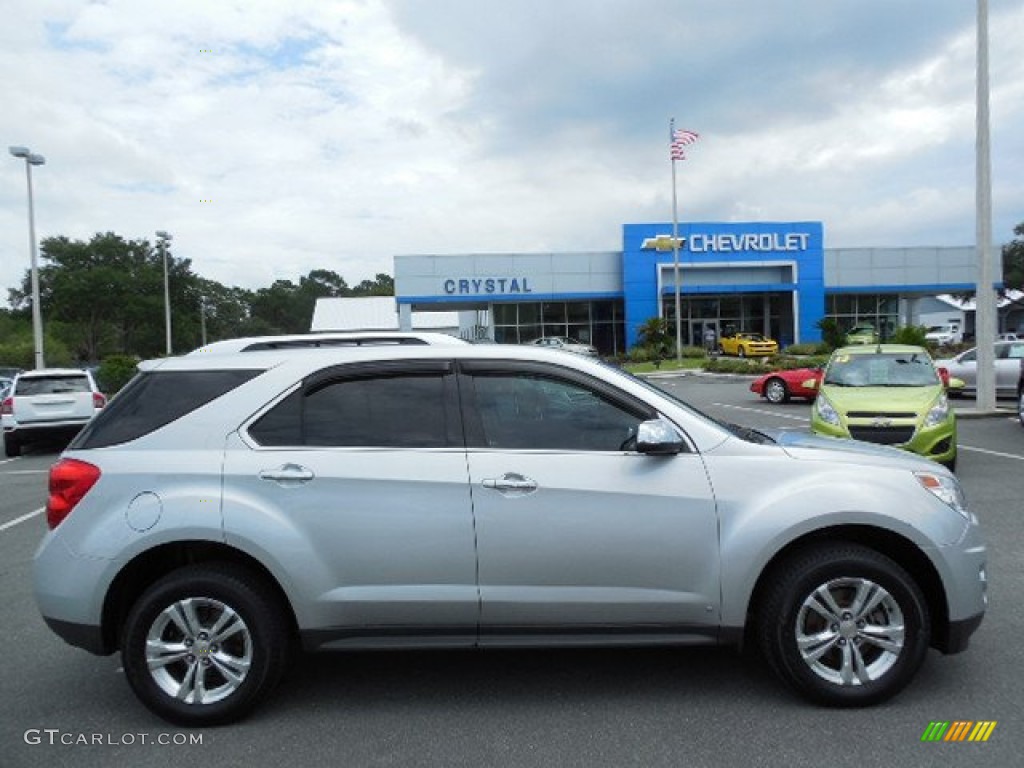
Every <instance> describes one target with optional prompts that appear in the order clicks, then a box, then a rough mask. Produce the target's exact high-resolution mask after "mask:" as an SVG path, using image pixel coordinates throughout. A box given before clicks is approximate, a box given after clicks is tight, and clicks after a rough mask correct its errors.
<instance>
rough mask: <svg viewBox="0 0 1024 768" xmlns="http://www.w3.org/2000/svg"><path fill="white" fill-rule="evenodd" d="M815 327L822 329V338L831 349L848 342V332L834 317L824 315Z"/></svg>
mask: <svg viewBox="0 0 1024 768" xmlns="http://www.w3.org/2000/svg"><path fill="white" fill-rule="evenodd" d="M814 327H815V328H817V329H818V330H820V331H821V340H822V341H823V342H824V344H825V346H827V347H828V349H829V350H830V351H831V350H833V349H839V347H841V346H843V345H844V344H846V334H845V333H844V332H843V329H842V328H841V327H840V326H839V321H838V320H836V319H835V318H834V317H823V318H822V319H821V320H819V321H818V322H817V323H815V324H814Z"/></svg>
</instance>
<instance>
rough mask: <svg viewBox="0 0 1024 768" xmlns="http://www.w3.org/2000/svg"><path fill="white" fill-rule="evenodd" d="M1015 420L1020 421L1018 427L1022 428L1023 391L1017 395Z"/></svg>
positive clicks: (1023, 424)
mask: <svg viewBox="0 0 1024 768" xmlns="http://www.w3.org/2000/svg"><path fill="white" fill-rule="evenodd" d="M1017 418H1018V419H1019V420H1020V425H1021V426H1022V427H1024V389H1022V390H1021V392H1020V394H1019V395H1017Z"/></svg>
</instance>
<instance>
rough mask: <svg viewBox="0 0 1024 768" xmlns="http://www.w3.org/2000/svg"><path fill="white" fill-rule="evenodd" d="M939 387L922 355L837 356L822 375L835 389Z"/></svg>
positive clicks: (925, 357)
mask: <svg viewBox="0 0 1024 768" xmlns="http://www.w3.org/2000/svg"><path fill="white" fill-rule="evenodd" d="M938 383H939V375H938V373H937V372H936V371H935V366H934V364H933V363H932V359H931V358H930V357H929V356H928V355H927V354H924V353H922V352H879V353H876V354H872V355H839V356H837V357H835V358H833V359H832V361H831V362H830V363H829V365H828V368H827V369H826V371H825V384H830V385H833V386H836V387H927V386H930V385H933V384H938Z"/></svg>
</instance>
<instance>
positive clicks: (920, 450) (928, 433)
mask: <svg viewBox="0 0 1024 768" xmlns="http://www.w3.org/2000/svg"><path fill="white" fill-rule="evenodd" d="M872 426H873V424H872V423H871V421H870V420H860V419H847V418H846V417H845V416H842V415H841V416H840V424H839V425H838V426H837V425H835V424H829V423H827V422H825V421H823V420H821V419H820V418H819V417H818V416H817V414H814V415H813V416H812V418H811V431H813V432H816V433H817V434H819V435H828V436H829V437H845V438H853V435H852V434H851V428H853V429H854V430H856V429H857V428H858V427H861V428H871V427H872ZM892 426H893V428H905V429H907V430H908V431H910V430H912V432H911V435H910V439H909V440H905V441H900V442H888V441H886V440H884V439H866V438H865V437H856V438H853V439H859V440H864V441H865V442H869V443H876V444H878V445H890V446H892V447H893V448H901V449H902V450H904V451H910V452H911V453H916V454H917V455H918V456H924V457H925V458H928V459H932V460H933V461H938V462H949V461H952V460H953V459H955V458H956V420H955V418H949V419H946V421H943V422H942V423H940V424H936V425H935V426H933V427H921V426H920V425H919V424H916V423H914V422H907V421H901V420H895V419H894V420H893V424H892Z"/></svg>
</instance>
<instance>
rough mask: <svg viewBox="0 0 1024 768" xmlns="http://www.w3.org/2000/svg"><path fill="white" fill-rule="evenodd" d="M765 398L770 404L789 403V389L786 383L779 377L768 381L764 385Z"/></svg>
mask: <svg viewBox="0 0 1024 768" xmlns="http://www.w3.org/2000/svg"><path fill="white" fill-rule="evenodd" d="M764 398H765V400H767V401H768V402H769V403H775V404H776V405H778V404H781V403H788V402H789V387H787V386H786V382H785V381H783V380H782V379H780V378H778V377H773V378H770V379H768V381H766V382H765V383H764Z"/></svg>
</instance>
